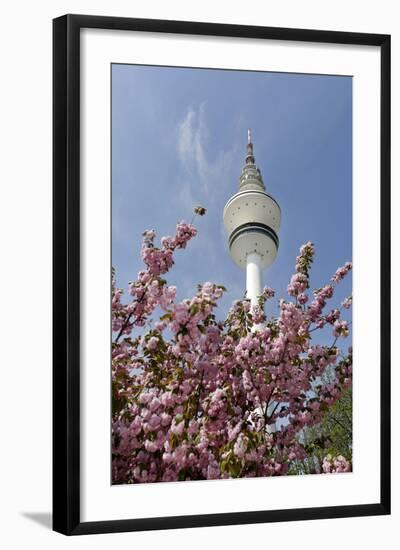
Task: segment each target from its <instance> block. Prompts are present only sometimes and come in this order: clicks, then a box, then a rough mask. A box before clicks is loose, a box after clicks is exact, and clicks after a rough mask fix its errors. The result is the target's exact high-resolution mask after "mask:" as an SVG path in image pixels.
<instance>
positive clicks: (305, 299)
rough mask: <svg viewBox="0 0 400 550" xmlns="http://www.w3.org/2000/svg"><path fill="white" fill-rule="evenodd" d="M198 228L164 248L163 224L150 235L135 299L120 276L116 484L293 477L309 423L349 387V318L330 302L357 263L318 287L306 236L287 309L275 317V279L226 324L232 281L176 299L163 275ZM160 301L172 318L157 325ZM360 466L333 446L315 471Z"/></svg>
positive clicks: (115, 309)
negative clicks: (317, 338) (324, 335)
mask: <svg viewBox="0 0 400 550" xmlns="http://www.w3.org/2000/svg"><path fill="white" fill-rule="evenodd" d="M195 235H196V229H195V228H194V227H193V226H192V225H191V224H186V223H185V222H180V223H179V224H178V225H177V227H176V232H175V235H174V236H173V237H163V238H162V239H161V245H160V246H159V247H156V246H155V244H154V243H155V237H156V235H155V233H154V231H146V232H145V233H144V234H143V245H142V259H143V261H144V264H145V266H146V269H145V270H144V271H141V272H140V273H139V274H138V277H137V280H135V281H133V282H131V283H130V285H129V295H130V301H129V302H128V303H123V301H122V298H123V293H122V290H120V289H118V288H117V287H116V284H115V277H114V276H113V287H112V314H113V316H112V328H113V331H114V341H113V348H112V377H113V378H112V381H113V422H112V452H113V461H112V476H113V482H114V483H143V482H157V481H180V480H197V479H224V478H232V477H233V478H234V477H257V476H275V475H285V474H287V473H289V472H290V465H291V464H293V462H298V461H302V460H304V459H306V458H307V448H306V446H305V445H304V440H303V438H302V436H301V434H302V433H303V431H304V429H306V428H307V427H310V426H315V425H317V424H318V423H320V422H321V420H322V418H323V416H324V414H325V413H326V411H327V410H328V409H329V407H331V406H332V405H333V404H335V403H336V402H337V400H338V399H339V398H340V396H341V393H342V391H343V390H344V389H345V388H347V387H349V386H350V385H351V377H352V355H351V349H349V351H348V352H347V353H344V352H343V350H340V349H339V347H338V345H337V340H339V339H343V338H346V337H347V336H348V334H349V327H348V324H347V323H346V321H345V320H343V319H341V309H331V310H329V311H325V310H326V306H327V303H328V301H329V300H331V299H332V298H333V297H334V293H335V288H336V285H337V284H338V283H339V282H340V281H341V280H342V279H343V278H344V277H345V276H346V275H347V273H348V272H349V271H350V270H351V264H350V263H347V264H345V266H344V267H343V268H340V269H338V270H337V271H336V273H335V274H334V276H333V277H332V281H331V283H329V284H327V285H326V286H324V287H323V288H321V289H317V290H315V291H314V292H313V293H312V295H311V296H310V295H309V289H310V280H309V272H310V267H311V264H312V262H313V258H314V247H313V245H312V243H307V244H306V245H304V246H303V247H302V248H301V249H300V254H299V256H298V257H297V259H296V268H295V273H294V275H293V276H292V278H291V280H290V283H289V286H288V296H289V298H288V299H287V300H283V299H282V300H280V302H279V315H278V316H277V318H274V319H266V318H265V315H264V310H263V307H264V303H265V301H266V300H268V299H270V298H272V296H273V291H272V290H271V289H268V288H266V289H264V291H263V293H262V296H261V297H260V303H259V306H257V307H256V308H251V306H250V302H249V301H248V300H241V301H236V302H234V304H232V307H231V309H230V311H229V313H228V316H227V319H226V320H225V321H218V320H217V319H216V308H217V305H218V300H219V299H220V298H221V296H222V295H223V293H224V291H225V289H224V287H222V286H220V285H216V284H213V283H210V282H206V283H204V284H202V285H199V287H198V291H197V293H196V294H195V296H193V297H192V298H190V299H185V300H183V301H180V302H178V301H177V300H176V288H175V287H173V286H169V285H168V284H167V281H166V280H165V279H163V278H162V275H165V274H166V273H167V272H168V271H169V270H170V269H171V267H172V266H173V262H174V254H175V252H176V250H178V249H184V248H185V247H186V245H187V243H188V242H189V241H190V239H192V238H193V237H194V236H195ZM307 304H309V305H307ZM350 305H351V300H350V299H348V300H347V301H346V305H344V304H342V307H344V308H348V307H350ZM156 308H160V310H162V315H161V316H160V318H159V319H158V320H157V322H155V323H154V324H153V323H150V322H149V318H150V317H149V316H150V315H151V314H152V313H153V312H154V310H155V309H156ZM145 325H146V328H145V329H143V327H144V326H145ZM327 325H331V326H332V332H333V337H334V339H335V340H334V344H332V345H327V346H323V345H321V344H313V342H312V333H313V331H315V330H317V329H322V328H323V327H325V326H327ZM254 327H256V330H253V329H254ZM328 371H329V373H330V376H329V377H328V378H327V381H326V382H324V381H323V380H324V374H325V373H326V372H328ZM350 469H351V462H350V461H349V460H346V459H345V458H343V457H341V456H338V457H336V458H332V457H330V456H329V455H328V456H326V457H325V459H324V460H323V463H322V464H320V465H319V466H318V467H317V468H316V471H321V470H322V472H324V473H330V472H342V471H349V470H350Z"/></svg>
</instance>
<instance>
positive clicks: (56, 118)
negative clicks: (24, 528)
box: [53, 15, 390, 535]
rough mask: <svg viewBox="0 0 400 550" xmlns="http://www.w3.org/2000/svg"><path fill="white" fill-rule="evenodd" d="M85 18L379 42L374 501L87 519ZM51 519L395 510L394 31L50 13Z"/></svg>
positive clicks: (129, 527) (68, 523) (151, 521)
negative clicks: (83, 424) (83, 458)
mask: <svg viewBox="0 0 400 550" xmlns="http://www.w3.org/2000/svg"><path fill="white" fill-rule="evenodd" d="M84 28H97V29H116V30H125V31H134V32H142V31H150V32H157V33H177V34H189V35H212V36H221V37H237V38H258V39H273V40H286V41H306V42H313V43H336V44H349V45H363V46H378V47H380V51H381V106H380V108H381V136H380V154H381V172H380V178H381V188H380V193H381V235H380V242H381V266H380V275H381V319H380V324H381V335H380V336H381V365H380V367H381V372H380V377H381V387H380V402H381V411H380V413H381V442H380V445H381V448H380V464H381V473H380V483H381V495H380V501H379V502H375V503H370V504H360V505H351V506H348V505H346V506H333V507H318V508H298V509H285V510H270V511H263V510H259V511H251V512H250V511H249V512H239V513H220V514H219V513H218V514H204V515H190V516H175V517H153V518H144V519H137V518H136V519H129V520H110V521H98V522H81V520H80V427H79V426H80V382H79V380H80V181H79V179H80V178H79V174H80V31H81V29H84ZM53 93H54V96H53V97H54V103H53V148H54V149H53V151H54V152H53V186H54V188H53V198H54V206H53V208H54V210H53V220H54V222H53V231H54V238H53V243H54V244H53V276H54V287H53V288H54V291H53V303H54V314H53V529H54V530H55V531H58V532H60V533H63V534H66V535H80V534H92V533H110V532H121V531H140V530H154V529H176V528H187V527H203V526H216V525H237V524H246V523H267V522H279V521H292V520H309V519H327V518H344V517H355V516H372V515H383V514H389V513H390V36H389V35H383V34H364V33H349V32H334V31H322V30H304V29H287V28H272V27H260V26H245V25H228V24H214V23H199V22H183V21H165V20H151V19H129V18H120V17H100V16H87V15H65V16H62V17H59V18H57V19H54V21H53Z"/></svg>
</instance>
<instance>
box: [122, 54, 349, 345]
mask: <svg viewBox="0 0 400 550" xmlns="http://www.w3.org/2000/svg"><path fill="white" fill-rule="evenodd" d="M249 127H250V128H251V129H252V135H253V142H254V153H255V158H256V163H257V165H258V167H259V168H260V169H261V172H262V175H263V179H264V183H265V186H266V190H267V192H268V193H270V194H271V195H272V196H273V197H274V198H275V199H276V200H277V201H278V202H279V204H280V206H281V210H282V224H281V229H280V233H279V238H280V247H279V252H278V256H277V259H276V261H275V263H274V264H273V265H272V266H271V267H270V268H269V269H267V270H266V271H264V284H266V285H268V286H271V287H272V288H274V289H275V290H276V294H277V298H278V297H281V296H284V295H285V291H286V286H287V284H288V282H289V279H290V276H291V274H292V272H293V268H294V263H295V258H296V255H297V253H298V248H299V246H300V245H301V244H303V243H304V242H307V241H309V240H311V241H312V242H313V243H314V244H315V247H316V256H315V262H314V266H313V270H312V279H311V282H312V286H313V287H315V288H317V287H320V286H322V285H323V284H324V283H325V282H327V281H329V279H330V277H331V275H332V274H333V273H334V271H335V270H336V268H337V267H338V266H340V265H342V264H344V263H345V262H346V261H349V260H351V259H352V233H351V226H352V214H351V212H352V79H351V77H343V76H326V75H323V76H322V75H301V74H286V73H266V72H244V71H223V70H208V69H187V68H169V67H147V66H136V65H113V66H112V262H113V265H114V267H115V268H116V269H117V281H118V286H119V287H122V288H126V285H127V283H128V281H130V280H132V279H134V278H135V277H136V274H137V272H138V271H139V270H140V269H142V266H143V264H142V262H141V259H140V244H141V234H142V232H143V231H144V230H145V229H155V230H156V232H157V234H158V235H159V236H162V235H170V234H172V233H173V231H174V227H175V224H176V222H177V221H178V220H180V219H185V220H187V221H190V220H191V218H192V211H193V207H194V206H195V205H198V204H200V205H202V206H205V207H206V208H207V214H206V216H204V217H203V218H198V217H197V218H196V220H195V225H196V227H197V228H198V230H199V233H198V236H197V237H196V238H195V239H194V240H193V241H191V242H190V243H189V245H188V248H187V250H185V251H178V252H177V253H176V256H175V258H176V265H175V266H174V268H173V269H172V271H171V272H170V274H169V275H168V282H169V283H170V284H176V285H177V287H178V298H179V299H183V298H186V297H190V296H192V295H193V293H194V292H195V290H196V286H197V283H201V282H205V281H213V282H216V283H221V284H224V285H225V286H226V287H227V289H228V292H227V293H226V295H225V297H224V298H223V300H222V303H221V315H220V317H222V316H223V315H225V313H226V311H227V309H228V307H229V305H230V303H231V302H232V301H233V300H235V299H237V298H240V297H241V296H242V295H243V292H244V290H245V273H244V271H242V270H240V269H239V268H238V267H236V265H235V264H234V263H233V261H232V260H231V259H230V257H229V253H228V248H227V239H226V235H225V233H224V228H223V224H222V211H223V208H224V205H225V203H226V201H227V200H228V199H229V198H230V197H231V196H232V195H233V194H234V193H235V192H236V191H237V190H238V179H239V175H240V171H241V168H242V166H243V164H244V159H245V150H246V140H247V128H249ZM350 293H351V278H349V279H348V280H347V281H345V282H344V283H342V285H341V288H340V291H339V290H338V294H337V296H338V299H339V301H340V300H342V299H343V298H344V297H345V296H347V295H348V294H350ZM276 302H277V300H275V301H274V303H272V304H270V305H268V306H267V313H268V312H269V313H270V314H275V313H276ZM333 303H336V300H335V302H333ZM332 305H333V304H332ZM349 343H350V342H349Z"/></svg>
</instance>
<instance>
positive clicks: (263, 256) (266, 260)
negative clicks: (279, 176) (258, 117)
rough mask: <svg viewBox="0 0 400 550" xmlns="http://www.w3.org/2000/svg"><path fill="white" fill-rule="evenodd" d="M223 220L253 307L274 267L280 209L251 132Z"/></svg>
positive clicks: (232, 255) (248, 134) (232, 252)
mask: <svg viewBox="0 0 400 550" xmlns="http://www.w3.org/2000/svg"><path fill="white" fill-rule="evenodd" d="M223 218H224V226H225V229H226V232H227V234H228V245H229V253H230V255H231V258H232V259H233V261H234V262H235V264H236V265H238V266H239V267H241V268H242V269H245V270H246V296H247V298H248V299H249V300H250V302H251V305H252V306H255V305H258V298H259V296H260V295H261V292H262V289H263V283H262V271H263V269H265V268H267V267H269V266H270V265H271V264H272V262H273V261H274V260H275V258H276V255H277V252H278V246H279V238H278V230H279V226H280V222H281V209H280V207H279V204H278V203H277V202H276V200H275V199H274V198H272V197H271V195H269V194H268V193H267V192H266V191H265V186H264V182H263V179H262V176H261V172H260V169H259V168H257V166H256V164H255V158H254V154H253V143H252V140H251V131H250V130H248V132H247V155H246V164H245V165H244V167H243V169H242V173H241V175H240V178H239V191H238V192H237V193H236V194H235V195H233V196H232V197H231V198H230V199H229V200H228V202H227V203H226V205H225V208H224V214H223Z"/></svg>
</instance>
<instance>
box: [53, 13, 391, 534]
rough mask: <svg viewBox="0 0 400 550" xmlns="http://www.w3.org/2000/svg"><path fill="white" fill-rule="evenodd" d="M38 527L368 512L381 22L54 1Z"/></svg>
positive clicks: (386, 254)
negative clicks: (254, 19) (46, 354)
mask: <svg viewBox="0 0 400 550" xmlns="http://www.w3.org/2000/svg"><path fill="white" fill-rule="evenodd" d="M53 69H54V71H53V72H54V367H53V368H54V371H53V380H54V388H53V389H54V401H53V403H54V410H53V416H54V422H53V428H54V429H53V443H54V444H53V448H54V468H53V471H54V477H53V506H54V508H53V520H54V524H53V528H54V530H56V531H58V532H60V533H63V534H66V535H78V534H89V533H107V532H118V531H137V530H152V529H173V528H183V527H201V526H216V525H234V524H244V523H262V522H275V521H290V520H306V519H320V518H338V517H351V516H367V515H381V514H389V513H390V36H387V35H378V34H360V33H345V32H333V31H322V30H304V29H285V28H270V27H253V26H241V25H226V24H211V23H198V22H181V21H160V20H145V19H125V18H115V17H97V16H84V15H66V16H63V17H60V18H57V19H55V20H54V66H53Z"/></svg>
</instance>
